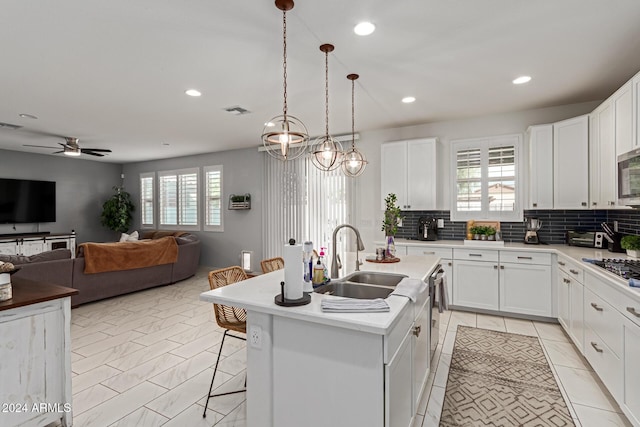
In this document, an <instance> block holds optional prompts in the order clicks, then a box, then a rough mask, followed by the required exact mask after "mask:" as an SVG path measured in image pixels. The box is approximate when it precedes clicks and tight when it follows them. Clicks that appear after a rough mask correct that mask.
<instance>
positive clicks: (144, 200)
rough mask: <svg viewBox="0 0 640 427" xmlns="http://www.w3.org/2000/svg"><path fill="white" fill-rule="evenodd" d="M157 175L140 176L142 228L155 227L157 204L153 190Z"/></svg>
mask: <svg viewBox="0 0 640 427" xmlns="http://www.w3.org/2000/svg"><path fill="white" fill-rule="evenodd" d="M154 178H155V174H154V173H153V172H150V173H141V174H140V215H141V218H140V223H141V224H142V227H149V228H153V227H154V225H155V220H154V215H153V214H154V212H153V205H154V203H155V197H154V196H155V194H154V193H155V192H154V190H153V184H154V182H153V181H154Z"/></svg>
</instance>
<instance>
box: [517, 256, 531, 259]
mask: <svg viewBox="0 0 640 427" xmlns="http://www.w3.org/2000/svg"><path fill="white" fill-rule="evenodd" d="M518 259H533V258H531V257H530V256H519V257H518Z"/></svg>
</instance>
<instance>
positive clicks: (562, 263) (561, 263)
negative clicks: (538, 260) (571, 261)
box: [558, 261, 567, 266]
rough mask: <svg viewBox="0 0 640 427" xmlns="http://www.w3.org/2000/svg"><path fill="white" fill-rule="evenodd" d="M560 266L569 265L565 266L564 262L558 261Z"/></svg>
mask: <svg viewBox="0 0 640 427" xmlns="http://www.w3.org/2000/svg"><path fill="white" fill-rule="evenodd" d="M558 264H560V265H562V266H565V265H567V264H565V263H564V262H562V261H558Z"/></svg>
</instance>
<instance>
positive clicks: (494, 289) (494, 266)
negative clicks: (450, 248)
mask: <svg viewBox="0 0 640 427" xmlns="http://www.w3.org/2000/svg"><path fill="white" fill-rule="evenodd" d="M454 252H455V251H454ZM453 276H454V277H455V284H454V289H453V304H454V305H456V306H459V307H472V308H482V309H486V310H499V308H500V299H499V296H498V263H497V262H486V261H467V260H460V259H455V260H454V264H453Z"/></svg>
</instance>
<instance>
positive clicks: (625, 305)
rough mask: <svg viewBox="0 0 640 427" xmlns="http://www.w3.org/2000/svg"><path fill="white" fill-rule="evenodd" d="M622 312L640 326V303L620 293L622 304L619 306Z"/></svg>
mask: <svg viewBox="0 0 640 427" xmlns="http://www.w3.org/2000/svg"><path fill="white" fill-rule="evenodd" d="M620 311H622V314H624V315H625V316H627V318H629V319H631V321H632V322H633V323H635V324H636V325H638V326H640V303H638V302H636V301H634V300H632V299H631V298H629V297H627V296H626V295H622V305H621V306H620Z"/></svg>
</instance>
